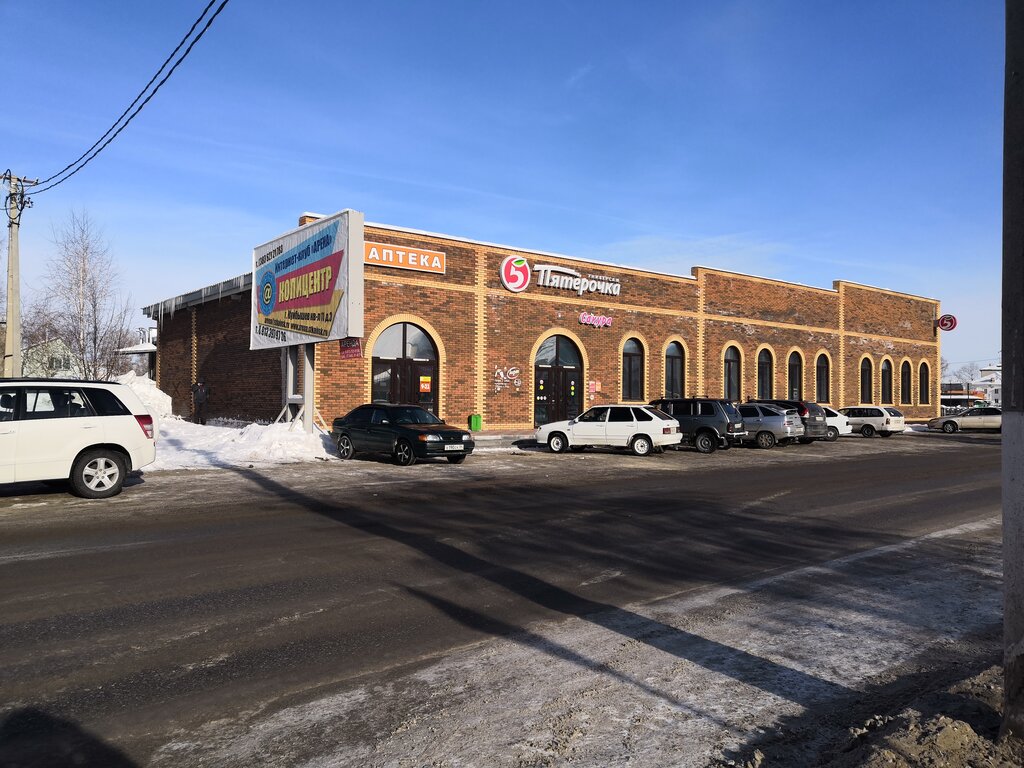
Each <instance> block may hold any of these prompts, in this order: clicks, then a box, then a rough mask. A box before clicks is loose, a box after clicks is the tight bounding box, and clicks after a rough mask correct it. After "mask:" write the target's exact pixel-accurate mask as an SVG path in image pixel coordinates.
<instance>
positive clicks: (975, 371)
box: [951, 363, 981, 386]
mask: <svg viewBox="0 0 1024 768" xmlns="http://www.w3.org/2000/svg"><path fill="white" fill-rule="evenodd" d="M979 376H981V369H980V368H978V366H977V364H976V363H966V364H965V365H961V366H960V367H959V368H957V369H956V370H955V371H953V373H952V374H951V378H952V379H953V381H959V382H960V383H961V384H963V385H964V386H970V385H971V384H973V383H974V382H975V380H977V378H978V377H979Z"/></svg>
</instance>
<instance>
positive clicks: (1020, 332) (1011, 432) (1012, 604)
mask: <svg viewBox="0 0 1024 768" xmlns="http://www.w3.org/2000/svg"><path fill="white" fill-rule="evenodd" d="M1002 347H1003V349H1002V356H1003V724H1002V734H1003V735H1004V736H1006V735H1010V734H1012V735H1014V736H1016V737H1018V738H1020V737H1024V0H1006V70H1005V74H1004V94H1003V344H1002Z"/></svg>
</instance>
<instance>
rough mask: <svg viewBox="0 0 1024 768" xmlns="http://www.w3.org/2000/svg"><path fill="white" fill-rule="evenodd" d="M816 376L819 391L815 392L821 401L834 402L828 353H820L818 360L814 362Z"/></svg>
mask: <svg viewBox="0 0 1024 768" xmlns="http://www.w3.org/2000/svg"><path fill="white" fill-rule="evenodd" d="M814 378H815V381H816V384H817V390H818V391H817V392H816V393H815V394H816V395H817V398H818V402H819V403H829V402H832V393H831V391H830V389H831V387H830V386H829V384H830V382H829V380H828V378H829V365H828V355H818V360H817V362H816V363H815V364H814Z"/></svg>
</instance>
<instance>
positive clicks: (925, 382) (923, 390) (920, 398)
mask: <svg viewBox="0 0 1024 768" xmlns="http://www.w3.org/2000/svg"><path fill="white" fill-rule="evenodd" d="M917 375H918V382H917V403H918V405H928V403H930V402H931V397H930V395H931V387H930V386H929V383H930V382H931V376H930V375H929V374H928V363H921V367H920V368H919V369H918V372H917Z"/></svg>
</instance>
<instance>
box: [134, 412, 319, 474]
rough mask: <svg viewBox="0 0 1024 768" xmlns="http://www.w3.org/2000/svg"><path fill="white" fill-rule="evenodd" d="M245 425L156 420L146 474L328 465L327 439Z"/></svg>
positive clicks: (283, 427) (278, 427)
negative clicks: (295, 464)
mask: <svg viewBox="0 0 1024 768" xmlns="http://www.w3.org/2000/svg"><path fill="white" fill-rule="evenodd" d="M289 426H290V425H288V424H249V425H247V426H245V427H243V428H241V429H239V428H237V427H221V426H215V425H213V424H205V425H201V424H193V423H192V422H190V421H184V420H183V419H180V418H177V417H174V416H171V417H168V418H164V419H161V420H160V436H159V438H158V439H157V442H156V461H155V462H154V463H152V464H150V465H149V466H147V467H145V471H155V470H158V469H202V468H207V467H249V466H253V467H259V466H269V465H276V464H287V463H291V462H298V461H316V460H318V459H319V460H321V461H327V460H329V459H331V458H334V459H337V456H334V455H333V454H331V453H329V452H328V446H329V445H330V438H329V437H327V436H326V435H323V434H322V433H319V432H314V434H312V435H307V434H306V433H305V432H303V431H302V426H301V425H296V426H295V427H294V428H291V429H290V428H289Z"/></svg>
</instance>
